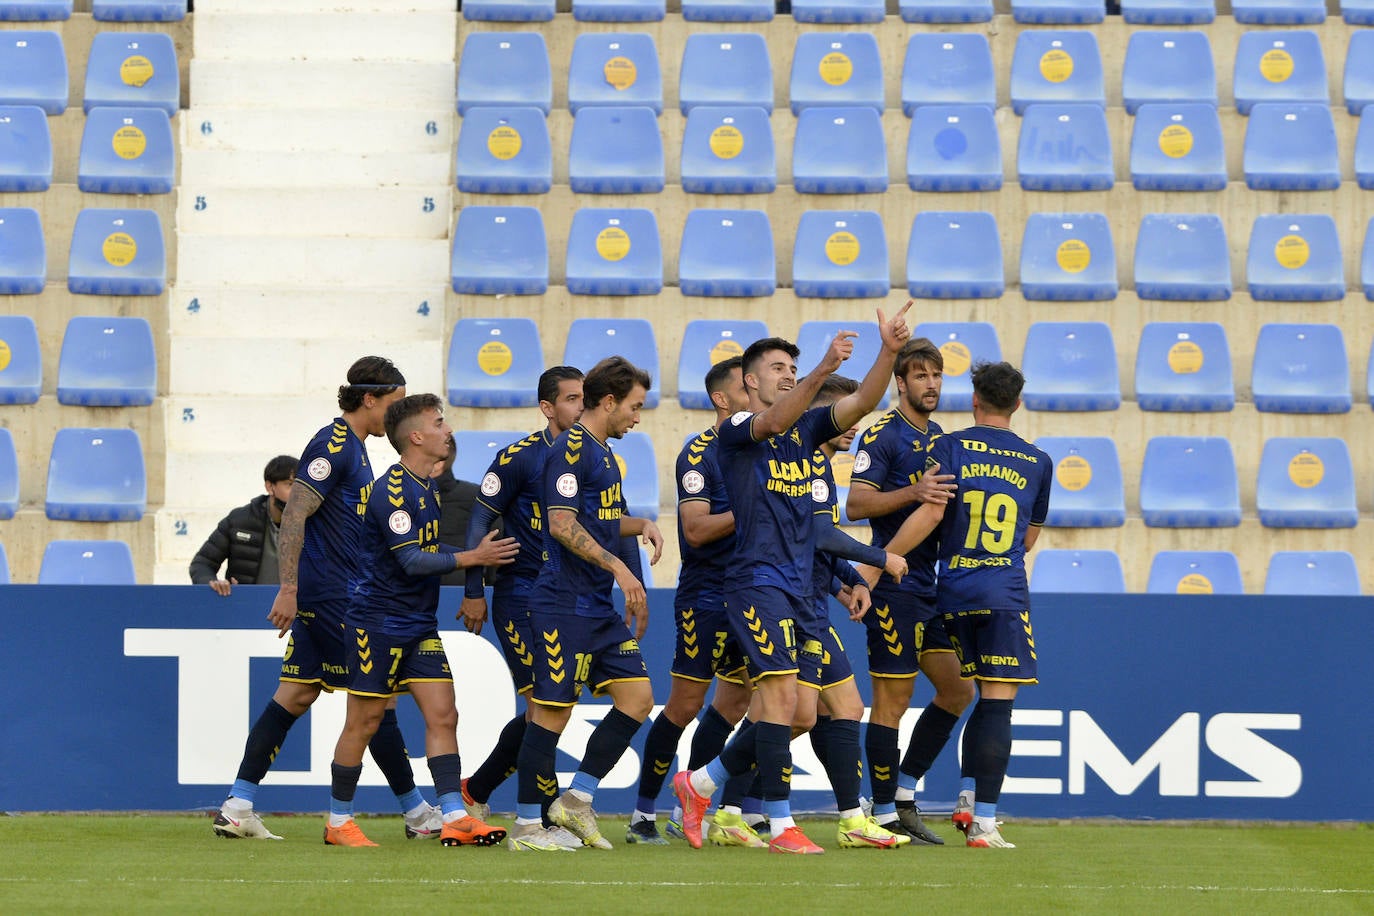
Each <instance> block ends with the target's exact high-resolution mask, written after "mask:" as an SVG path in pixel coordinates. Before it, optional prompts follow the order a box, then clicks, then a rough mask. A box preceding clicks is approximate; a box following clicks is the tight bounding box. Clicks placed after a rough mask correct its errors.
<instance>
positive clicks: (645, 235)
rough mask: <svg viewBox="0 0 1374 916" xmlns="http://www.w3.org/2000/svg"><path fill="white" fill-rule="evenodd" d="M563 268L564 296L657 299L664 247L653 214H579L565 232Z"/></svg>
mask: <svg viewBox="0 0 1374 916" xmlns="http://www.w3.org/2000/svg"><path fill="white" fill-rule="evenodd" d="M566 264H567V266H566V270H565V271H564V274H565V276H566V277H567V285H568V292H570V293H573V294H575V295H581V296H651V295H654V294H655V293H658V292H659V291H660V290H662V289H663V246H662V243H661V242H660V241H659V235H658V221H657V219H655V217H654V213H653V211H652V210H644V209H630V208H623V209H597V208H589V207H588V208H583V209H581V210H578V211H577V212H576V213H574V214H573V218H572V226H571V228H570V229H569V231H568V253H567V262H566ZM588 368H590V367H588Z"/></svg>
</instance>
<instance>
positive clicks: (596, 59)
mask: <svg viewBox="0 0 1374 916" xmlns="http://www.w3.org/2000/svg"><path fill="white" fill-rule="evenodd" d="M598 105H610V106H615V107H622V106H625V105H645V106H647V107H649V108H652V109H653V110H654V114H661V113H662V112H663V74H662V72H661V71H660V69H659V65H658V48H657V47H656V46H655V45H654V39H653V38H652V37H651V36H649V35H645V34H643V33H640V32H614V33H613V32H584V33H582V34H581V35H578V36H577V38H576V40H575V41H574V42H573V50H572V61H571V63H570V64H569V65H568V108H569V110H571V111H572V113H573V114H577V113H578V112H579V111H581V110H582V109H583V108H586V107H589V106H598Z"/></svg>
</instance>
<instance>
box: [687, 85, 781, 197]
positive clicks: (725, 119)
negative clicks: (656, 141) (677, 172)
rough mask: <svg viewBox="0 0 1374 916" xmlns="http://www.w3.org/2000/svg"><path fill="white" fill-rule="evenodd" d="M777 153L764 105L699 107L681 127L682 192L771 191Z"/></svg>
mask: <svg viewBox="0 0 1374 916" xmlns="http://www.w3.org/2000/svg"><path fill="white" fill-rule="evenodd" d="M777 186H778V165H777V155H776V153H775V152H774V148H773V129H772V127H771V126H770V125H769V123H768V112H767V111H765V110H764V109H762V108H729V107H724V108H717V107H714V106H698V107H697V108H693V109H692V113H691V114H689V115H688V116H687V125H686V127H685V128H684V129H683V131H682V190H684V191H686V192H687V193H689V194H771V193H772V192H773V191H774V189H775V188H777Z"/></svg>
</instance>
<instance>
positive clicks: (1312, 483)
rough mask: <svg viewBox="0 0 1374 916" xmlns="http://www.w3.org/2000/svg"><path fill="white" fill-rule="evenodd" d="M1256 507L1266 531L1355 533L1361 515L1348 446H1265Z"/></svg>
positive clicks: (1327, 440) (1285, 440) (1281, 440)
mask: <svg viewBox="0 0 1374 916" xmlns="http://www.w3.org/2000/svg"><path fill="white" fill-rule="evenodd" d="M1255 506H1256V509H1257V510H1258V512H1259V520H1260V524H1261V525H1263V526H1265V527H1266V528H1354V527H1355V525H1356V524H1357V523H1358V522H1359V520H1360V510H1359V508H1358V507H1357V505H1356V503H1355V467H1354V465H1353V464H1352V462H1351V460H1350V448H1349V447H1348V446H1347V445H1346V444H1345V440H1344V439H1338V438H1334V437H1303V438H1294V437H1287V436H1276V437H1274V438H1272V439H1268V440H1266V441H1265V443H1264V452H1263V454H1261V456H1260V464H1259V481H1258V483H1257V485H1256V487H1255Z"/></svg>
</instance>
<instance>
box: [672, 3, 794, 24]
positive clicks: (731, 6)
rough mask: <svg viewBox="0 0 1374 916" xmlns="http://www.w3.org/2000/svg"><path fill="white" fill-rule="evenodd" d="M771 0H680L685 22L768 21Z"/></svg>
mask: <svg viewBox="0 0 1374 916" xmlns="http://www.w3.org/2000/svg"><path fill="white" fill-rule="evenodd" d="M773 7H774V3H773V0H682V18H683V19H685V20H686V21H687V22H769V21H770V20H772V18H773Z"/></svg>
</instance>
